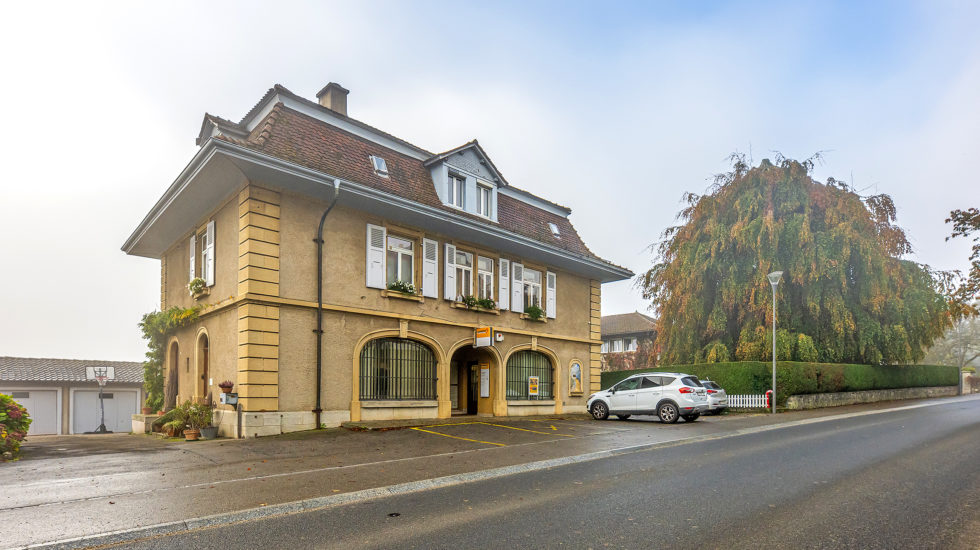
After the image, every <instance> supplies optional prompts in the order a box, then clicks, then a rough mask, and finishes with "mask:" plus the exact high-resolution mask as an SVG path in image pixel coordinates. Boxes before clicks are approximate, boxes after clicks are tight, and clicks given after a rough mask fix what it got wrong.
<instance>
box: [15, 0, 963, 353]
mask: <svg viewBox="0 0 980 550" xmlns="http://www.w3.org/2000/svg"><path fill="white" fill-rule="evenodd" d="M489 4H492V5H489ZM689 4H690V5H689ZM694 4H696V5H697V7H692V5H694ZM792 4H793V5H792V6H791V7H788V6H790V5H791V3H787V2H775V3H772V4H767V3H763V2H755V3H746V2H737V3H734V2H733V3H730V4H729V3H724V2H712V3H704V2H697V3H690V2H677V3H640V4H628V3H590V4H572V3H568V2H554V3H547V2H532V3H525V2H518V3H513V4H506V3H480V4H477V3H464V2H423V3H409V2H391V3H386V2H348V3H320V2H318V3H312V2H310V3H303V2H284V1H279V2H274V3H273V2H250V3H245V2H206V3H205V2H166V3H163V2H156V3H140V2H119V3H97V2H68V3H48V2H18V3H10V4H7V5H5V7H4V19H5V23H6V24H5V29H4V32H3V33H2V34H0V52H2V53H0V56H2V57H0V60H2V74H3V77H4V78H3V81H4V85H3V86H2V88H0V104H2V105H3V106H4V111H3V121H4V124H3V126H4V130H3V132H0V152H2V153H0V154H2V159H3V163H2V171H0V174H2V176H0V177H2V180H0V259H2V260H0V262H2V268H0V311H2V316H0V355H12V356H32V357H66V358H91V359H118V360H140V359H142V357H143V353H144V350H145V345H144V343H143V341H142V340H141V339H140V336H139V331H138V329H137V326H136V323H137V322H138V321H139V318H140V316H141V314H143V313H145V312H147V311H151V310H153V309H155V308H157V307H159V304H158V301H159V262H158V261H156V260H148V259H144V258H136V257H129V256H126V255H125V254H123V253H122V252H121V251H120V249H119V248H120V246H121V245H122V243H123V241H124V240H125V239H126V237H128V236H129V234H130V233H131V232H132V230H133V229H134V228H135V227H136V225H137V224H138V223H139V221H140V220H141V219H142V218H143V216H144V215H145V214H146V212H147V211H148V210H149V208H150V207H151V206H152V204H153V203H154V202H155V201H156V199H157V198H159V196H160V195H161V194H162V193H163V191H164V190H165V189H166V188H167V186H168V185H169V184H170V183H171V182H172V181H173V179H174V178H175V177H176V176H177V174H178V172H179V171H180V170H181V169H182V168H183V167H184V165H185V164H186V163H187V161H188V160H190V158H191V156H192V155H193V153H194V151H195V145H194V138H195V136H196V135H197V132H198V130H199V128H200V124H201V119H202V116H203V114H204V113H205V112H206V111H207V112H211V113H213V114H217V115H219V116H223V117H226V118H230V119H232V120H238V119H239V118H241V116H242V115H243V114H244V113H245V112H246V111H247V110H248V109H249V108H250V107H251V106H252V105H253V104H254V103H256V102H257V101H258V99H259V97H261V95H262V94H263V93H264V92H265V91H266V90H267V89H268V88H269V87H270V86H271V85H272V84H274V83H277V82H278V83H281V84H283V85H284V86H286V87H287V88H289V89H291V90H292V91H294V92H296V93H298V94H300V95H303V96H306V97H309V98H313V96H314V94H315V93H316V91H318V90H319V89H320V88H321V87H322V86H323V85H324V84H326V83H327V82H328V81H336V82H339V83H341V84H342V85H344V86H345V87H347V88H348V89H350V90H351V93H350V97H349V112H350V114H351V116H353V117H355V118H358V119H360V120H363V121H365V122H367V123H369V124H372V125H375V126H378V127H380V128H382V129H384V130H387V131H389V132H390V133H392V134H394V135H396V136H399V137H401V138H403V139H406V140H408V141H410V142H412V143H415V144H417V145H419V146H421V147H425V148H427V149H429V150H431V151H442V150H446V149H449V148H451V147H454V146H456V145H459V144H461V143H463V142H465V141H467V140H470V139H472V138H478V139H479V140H480V143H481V144H482V145H483V146H484V148H485V149H486V150H487V152H488V153H489V154H490V156H491V157H492V158H493V160H494V163H495V164H496V165H497V166H498V167H499V168H500V169H501V170H502V171H503V173H504V174H505V175H506V177H507V179H508V180H509V181H510V182H511V183H513V184H514V185H516V186H518V187H521V188H523V189H526V190H528V191H531V192H533V193H535V194H538V195H541V196H544V197H546V198H549V199H551V200H554V201H555V202H558V203H560V204H564V205H566V206H569V207H570V208H572V217H571V219H572V223H574V224H575V226H576V227H577V228H578V230H579V232H580V233H581V235H582V237H583V238H584V239H585V241H586V243H587V244H588V245H589V246H590V247H591V248H592V250H593V251H594V252H596V253H597V254H599V255H600V256H602V257H603V258H606V259H608V260H610V261H612V262H614V263H617V264H620V265H625V266H627V267H629V268H631V269H632V270H633V271H635V272H637V273H640V272H641V271H643V270H644V269H646V268H647V267H649V265H650V263H651V261H652V259H653V258H652V256H651V255H650V254H649V253H648V252H646V251H645V248H646V247H647V245H649V244H651V243H653V242H655V241H656V240H657V239H658V236H659V234H660V232H661V231H662V230H663V229H664V228H665V227H667V226H669V225H672V224H673V223H674V217H675V215H676V213H677V211H678V210H679V209H680V207H681V205H680V202H679V201H680V198H681V195H682V193H683V192H685V191H693V192H697V193H700V192H702V191H704V190H705V188H706V187H707V185H708V180H709V178H710V176H711V175H712V174H714V173H717V172H720V171H723V170H725V169H726V168H727V165H726V163H725V162H724V159H725V157H726V156H727V155H728V154H729V153H731V152H733V151H736V150H737V151H742V152H746V153H749V152H750V151H751V153H752V156H753V157H754V159H755V161H756V162H758V161H759V160H760V159H762V158H764V157H771V156H772V154H773V153H772V151H775V150H778V151H781V152H782V153H783V154H784V155H786V156H788V157H794V158H805V157H808V156H810V155H811V154H812V153H814V152H816V151H825V158H826V160H825V163H824V164H823V165H822V166H820V167H819V168H818V170H817V171H816V172H817V173H816V176H817V177H818V179H821V180H823V179H825V178H826V177H827V176H830V175H833V176H835V177H838V178H840V179H845V180H847V181H850V182H852V184H853V185H854V186H855V187H856V188H858V189H863V190H865V193H869V194H870V193H875V192H882V193H888V194H890V195H891V196H892V197H893V198H894V199H895V203H896V205H897V207H898V211H899V219H898V222H899V224H900V225H901V226H903V227H904V228H906V230H907V231H908V233H909V235H910V237H911V240H912V242H913V245H914V246H915V254H914V257H913V259H915V260H916V261H919V262H924V263H927V264H929V265H931V266H932V267H934V268H938V269H965V268H966V267H967V257H968V255H969V251H968V249H969V246H968V243H966V242H952V243H947V242H944V237H945V236H946V235H948V234H949V227H948V226H947V225H945V224H944V223H943V220H944V219H945V217H946V216H947V215H948V213H949V211H950V210H951V209H954V208H963V207H969V206H980V191H978V189H980V186H978V182H977V177H976V167H975V163H976V160H977V154H978V150H980V149H978V145H980V102H978V98H980V33H978V32H977V31H976V22H977V21H980V8H978V7H980V4H978V3H976V2H961V3H955V2H950V3H945V2H922V3H902V2H891V1H889V2H880V3H865V4H863V5H862V6H861V7H858V8H855V7H853V6H851V4H854V2H842V3H839V4H834V3H831V2H823V1H820V2H813V3H804V2H800V3H792ZM646 307H647V304H646V303H644V302H643V301H642V300H641V298H640V296H639V294H638V293H637V292H636V291H635V290H634V289H633V288H632V285H631V282H620V283H615V284H611V285H606V286H605V287H604V288H603V300H602V308H603V314H611V313H623V312H629V311H634V310H640V311H644V310H645V308H646Z"/></svg>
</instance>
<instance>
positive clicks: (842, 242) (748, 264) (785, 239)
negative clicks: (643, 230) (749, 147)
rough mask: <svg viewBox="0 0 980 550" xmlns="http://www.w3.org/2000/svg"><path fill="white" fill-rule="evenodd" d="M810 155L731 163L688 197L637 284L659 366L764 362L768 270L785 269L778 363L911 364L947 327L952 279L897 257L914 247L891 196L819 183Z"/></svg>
mask: <svg viewBox="0 0 980 550" xmlns="http://www.w3.org/2000/svg"><path fill="white" fill-rule="evenodd" d="M817 158H818V157H814V158H811V159H808V160H806V161H803V162H799V161H795V160H790V159H786V158H783V157H782V156H778V157H777V158H776V162H775V164H773V163H771V162H769V161H768V160H763V161H762V162H761V163H760V164H759V166H757V167H754V168H752V167H750V166H749V165H748V164H747V163H746V162H745V158H744V157H742V156H739V155H733V157H732V161H733V162H732V164H733V169H732V171H731V172H728V173H725V174H720V175H718V176H716V177H715V183H714V185H713V186H712V187H711V188H710V189H709V191H708V192H707V194H705V195H701V196H699V195H694V194H686V195H685V202H686V203H687V206H686V207H685V208H684V209H683V210H682V211H681V212H680V214H679V216H678V218H679V219H680V220H681V221H682V222H683V223H682V224H681V225H678V226H676V227H671V228H668V229H667V230H666V231H665V232H664V234H663V240H662V241H661V242H660V243H658V244H655V245H652V246H651V248H652V249H653V250H654V251H655V252H656V254H657V259H656V263H654V265H653V267H651V268H650V270H648V271H647V272H646V273H643V274H641V275H640V277H639V278H638V279H637V284H638V286H639V287H640V288H641V289H642V291H643V296H644V298H646V299H650V300H652V302H653V309H654V310H655V311H656V312H657V314H658V317H659V321H658V326H657V346H658V347H659V349H660V352H661V359H662V363H663V364H678V363H690V362H719V361H728V360H739V361H748V360H769V359H771V358H772V340H771V338H772V337H771V332H770V331H771V328H770V327H771V326H772V325H771V322H772V319H771V317H772V289H771V287H770V285H769V282H768V281H767V279H766V274H767V273H769V272H772V271H783V272H784V273H783V280H782V282H781V283H780V284H779V289H778V292H777V299H776V308H777V312H778V313H777V317H778V323H779V325H778V327H777V328H779V329H782V330H780V331H779V332H778V334H777V337H776V344H777V348H778V349H777V356H778V357H779V358H782V359H787V360H788V359H794V360H802V361H822V362H832V363H864V364H902V363H911V362H915V361H917V360H919V359H921V358H922V357H923V355H924V352H923V350H924V348H927V347H928V346H929V345H930V344H931V343H932V342H933V340H935V339H936V338H939V337H941V336H942V335H943V332H944V330H945V329H946V328H948V327H949V326H951V322H952V317H953V316H952V314H951V311H952V306H951V304H950V303H949V302H948V300H949V298H948V294H947V292H946V286H947V283H948V278H946V277H944V274H941V273H933V272H932V271H931V270H930V269H929V268H928V267H927V266H924V265H919V264H916V263H914V262H911V261H907V260H903V259H902V256H903V255H905V254H908V253H909V252H911V246H910V245H909V242H908V240H907V239H906V236H905V233H904V232H903V231H902V229H901V228H899V227H898V226H896V225H895V224H894V222H895V214H896V212H895V205H894V203H893V202H892V200H891V198H890V197H889V196H888V195H874V196H869V197H861V196H859V195H858V194H857V193H856V192H854V190H852V189H851V188H850V187H849V186H847V185H846V184H844V183H842V182H840V181H837V180H834V179H833V178H831V179H828V180H827V183H826V184H823V183H820V182H817V181H815V180H814V179H813V178H811V177H810V173H811V171H812V169H813V165H814V161H815V160H816V159H817Z"/></svg>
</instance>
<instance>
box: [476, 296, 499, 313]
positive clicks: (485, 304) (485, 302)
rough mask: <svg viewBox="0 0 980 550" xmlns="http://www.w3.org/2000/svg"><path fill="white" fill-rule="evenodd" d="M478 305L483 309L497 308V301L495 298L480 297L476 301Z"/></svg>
mask: <svg viewBox="0 0 980 550" xmlns="http://www.w3.org/2000/svg"><path fill="white" fill-rule="evenodd" d="M476 307H479V308H483V309H491V310H493V309H497V302H494V301H493V298H480V299H479V300H477V301H476Z"/></svg>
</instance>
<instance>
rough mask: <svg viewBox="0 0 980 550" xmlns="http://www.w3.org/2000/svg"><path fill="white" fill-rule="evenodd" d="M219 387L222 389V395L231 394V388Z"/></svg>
mask: <svg viewBox="0 0 980 550" xmlns="http://www.w3.org/2000/svg"><path fill="white" fill-rule="evenodd" d="M218 387H219V388H221V393H231V386H228V387H227V388H226V387H224V386H218Z"/></svg>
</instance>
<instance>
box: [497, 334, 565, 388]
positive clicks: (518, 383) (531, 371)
mask: <svg viewBox="0 0 980 550" xmlns="http://www.w3.org/2000/svg"><path fill="white" fill-rule="evenodd" d="M504 365H505V366H504V378H505V380H506V382H505V384H506V395H507V399H508V400H518V401H524V400H535V399H537V400H541V401H551V400H556V401H557V400H559V399H560V397H559V395H560V388H561V379H562V378H561V377H562V374H561V371H562V369H561V363H560V362H559V361H558V355H557V354H556V353H555V352H554V351H552V350H550V349H548V348H546V347H544V346H532V345H531V344H523V345H520V346H514V348H512V349H511V350H510V351H509V352H508V353H507V357H506V359H505V360H504ZM531 376H536V377H538V382H539V387H538V395H537V396H532V395H530V394H529V388H528V378H529V377H531Z"/></svg>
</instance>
